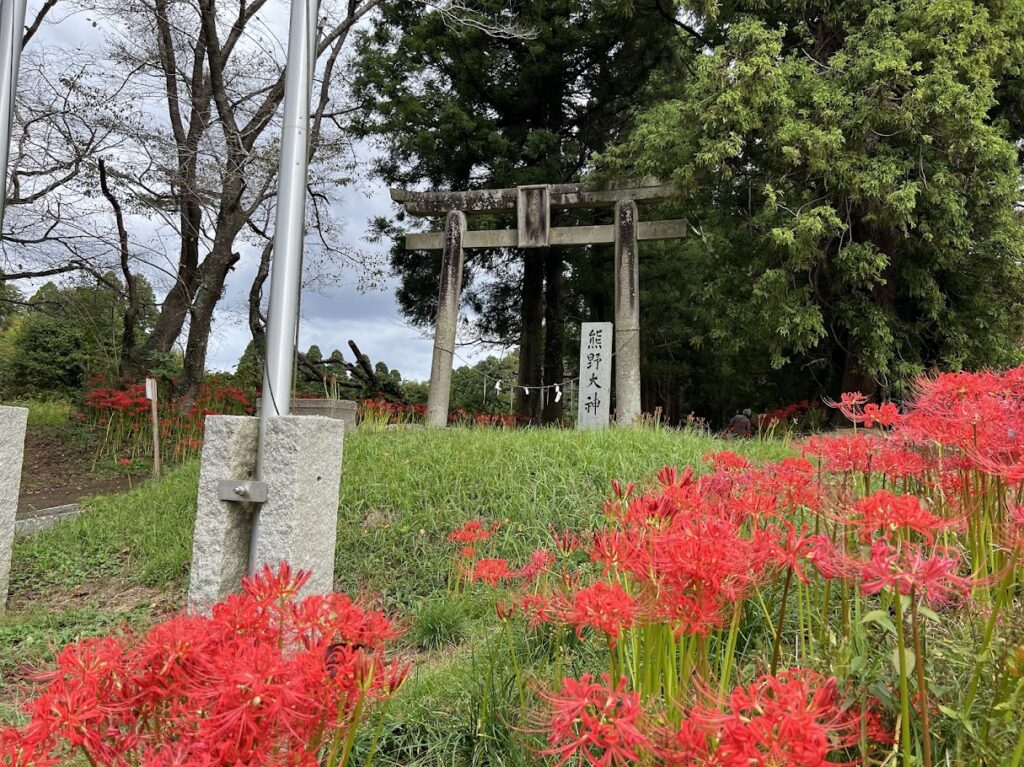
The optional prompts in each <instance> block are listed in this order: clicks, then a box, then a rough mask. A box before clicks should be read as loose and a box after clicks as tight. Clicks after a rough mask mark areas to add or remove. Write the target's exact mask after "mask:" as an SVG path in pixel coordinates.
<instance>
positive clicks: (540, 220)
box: [391, 180, 687, 427]
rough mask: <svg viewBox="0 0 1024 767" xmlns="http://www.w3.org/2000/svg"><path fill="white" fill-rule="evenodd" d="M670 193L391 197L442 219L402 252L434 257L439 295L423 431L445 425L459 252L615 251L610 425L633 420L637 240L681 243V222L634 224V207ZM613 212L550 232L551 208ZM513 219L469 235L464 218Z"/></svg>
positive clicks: (644, 184) (625, 187)
mask: <svg viewBox="0 0 1024 767" xmlns="http://www.w3.org/2000/svg"><path fill="white" fill-rule="evenodd" d="M672 191H673V189H672V187H671V186H670V185H668V184H663V183H661V182H658V181H653V180H647V181H635V180H634V181H620V182H615V183H611V184H605V185H601V186H597V185H592V184H539V185H533V186H519V187H514V188H509V189H481V190H475V191H467V192H445V191H427V192H411V191H408V190H406V189H392V190H391V199H392V200H394V201H395V202H397V203H400V204H402V205H403V206H404V207H405V210H406V212H407V213H409V214H410V215H412V216H445V217H446V218H445V227H444V231H443V232H425V233H421V234H410V235H407V236H406V238H405V248H406V250H440V251H441V252H442V257H441V287H440V291H439V293H438V301H437V324H436V329H435V333H434V356H433V361H432V363H431V369H430V391H429V395H428V399H427V424H428V425H430V426H441V427H443V426H445V425H446V424H447V423H448V403H449V400H450V398H451V383H452V357H453V354H454V350H455V331H456V327H457V325H458V319H459V296H460V294H461V293H462V267H463V258H464V251H465V249H466V248H543V247H548V246H551V245H599V244H614V245H615V400H616V411H617V421H618V423H620V424H630V423H632V422H633V421H634V420H635V419H636V418H637V416H639V415H640V300H639V290H640V286H639V268H638V263H637V251H638V242H639V241H640V240H671V239H678V238H681V237H685V236H686V228H687V225H686V221H685V220H670V221H640V217H639V214H638V210H637V202H659V201H661V200H665V199H667V198H668V197H669V196H670V195H671V194H672ZM612 206H614V218H613V221H614V223H612V224H605V225H599V226H568V227H553V226H551V209H552V208H605V207H612ZM479 213H487V214H494V213H515V214H516V219H517V223H518V226H517V227H516V228H515V229H483V230H472V229H469V228H468V226H467V222H466V216H467V215H473V214H479Z"/></svg>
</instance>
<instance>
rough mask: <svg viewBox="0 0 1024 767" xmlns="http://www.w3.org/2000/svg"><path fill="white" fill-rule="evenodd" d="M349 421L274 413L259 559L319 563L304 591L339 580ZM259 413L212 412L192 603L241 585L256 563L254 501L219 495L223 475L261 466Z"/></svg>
mask: <svg viewBox="0 0 1024 767" xmlns="http://www.w3.org/2000/svg"><path fill="white" fill-rule="evenodd" d="M344 429H345V427H344V422H343V421H340V420H337V419H334V418H325V417H323V416H275V417H272V418H271V419H270V420H269V422H268V424H267V433H266V443H265V445H264V450H265V453H264V456H263V466H264V476H263V478H262V479H263V481H264V482H265V483H266V484H267V500H266V502H265V503H263V504H261V505H260V524H259V533H258V537H257V540H256V545H255V551H256V559H257V562H256V566H257V567H262V566H263V565H264V564H269V565H270V566H271V567H276V566H277V565H279V564H280V563H281V562H283V561H287V562H288V563H289V564H290V565H291V566H292V567H293V568H295V569H297V570H298V569H302V570H312V571H313V578H312V579H311V580H310V582H309V584H308V585H307V586H306V588H305V590H304V593H307V594H314V593H326V592H328V591H330V590H331V589H332V587H333V583H334V551H335V544H336V541H337V525H338V492H339V487H340V485H341V461H342V448H343V444H344ZM258 439H259V419H257V418H251V417H245V416H210V417H209V418H207V419H206V434H205V439H204V443H203V454H202V465H201V467H200V471H199V502H198V511H197V515H196V526H195V534H194V538H193V546H192V574H191V584H190V586H189V594H188V603H189V607H190V609H193V610H197V611H208V610H209V609H210V608H211V607H212V606H213V605H214V604H215V603H216V602H219V601H221V600H222V599H224V598H225V597H226V596H228V594H231V593H232V592H235V591H237V590H238V584H239V582H240V581H241V579H242V578H243V576H244V575H245V574H246V572H247V569H248V564H249V551H250V536H251V534H252V506H251V505H250V504H246V503H239V502H236V501H222V500H220V499H219V494H218V491H217V484H218V482H220V481H222V480H245V479H251V478H252V477H253V476H254V475H255V472H256V449H257V442H258Z"/></svg>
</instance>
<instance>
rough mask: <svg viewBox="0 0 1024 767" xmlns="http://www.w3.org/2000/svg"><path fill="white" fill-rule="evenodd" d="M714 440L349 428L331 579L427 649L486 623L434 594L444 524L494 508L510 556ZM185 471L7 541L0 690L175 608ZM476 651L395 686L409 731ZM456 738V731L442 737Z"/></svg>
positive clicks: (500, 548)
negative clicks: (425, 617) (69, 651)
mask: <svg viewBox="0 0 1024 767" xmlns="http://www.w3.org/2000/svg"><path fill="white" fill-rule="evenodd" d="M722 447H723V445H722V443H720V442H717V441H715V440H712V439H710V438H706V437H702V436H698V435H694V434H685V433H681V432H677V431H670V430H662V431H658V432H653V431H639V430H636V431H634V430H628V431H623V430H608V431H595V432H575V431H516V432H506V431H494V430H446V431H444V432H436V431H427V430H419V429H414V430H400V431H383V432H358V433H355V434H352V435H350V436H348V437H347V438H346V444H345V459H344V469H345V470H344V478H343V482H342V492H341V501H340V504H339V506H340V511H339V529H338V550H337V551H338V553H337V559H336V571H335V580H336V584H337V586H338V588H339V589H342V590H346V591H350V592H359V593H362V594H364V595H365V594H370V595H373V596H375V597H379V598H381V599H382V601H383V602H384V604H385V605H386V606H387V607H388V608H389V609H391V610H394V611H396V612H398V613H400V614H405V615H409V614H412V615H415V614H417V613H420V612H424V613H429V614H431V615H432V616H433V617H432V620H433V621H435V622H436V623H437V624H438V627H437V628H434V627H432V626H428V625H423V624H421V625H417V622H416V621H415V620H412V621H411V622H410V623H411V626H412V629H413V630H412V631H411V632H410V634H411V636H412V637H413V639H412V640H411V641H413V642H422V643H423V645H424V646H425V647H426V646H429V645H430V643H431V641H432V639H438V637H437V636H435V633H437V632H440V633H443V632H444V631H448V630H451V631H453V632H454V633H455V634H457V635H459V636H457V637H456V639H458V638H459V637H462V638H471V637H475V636H481V635H484V634H487V633H489V631H490V625H491V622H492V620H493V611H492V609H491V606H490V605H486V604H485V605H480V604H479V603H478V602H473V601H472V600H463V601H461V602H460V603H459V604H455V605H451V606H449V607H440V606H439V605H443V604H445V603H446V602H447V601H448V597H447V596H446V595H445V593H444V589H445V579H446V575H447V572H448V571H449V569H450V556H451V546H450V544H448V542H447V540H446V536H447V534H448V532H449V531H450V530H452V529H453V528H455V527H457V526H459V525H460V524H461V523H462V522H464V521H466V520H468V519H472V518H477V517H479V518H484V519H489V520H500V521H501V522H502V526H501V528H500V530H499V533H498V534H497V536H496V538H495V541H494V547H493V552H492V553H494V554H496V555H504V556H508V557H510V558H513V559H514V558H517V557H522V556H523V555H525V554H526V553H527V552H528V551H530V550H531V549H532V548H535V547H536V546H537V545H540V544H543V543H544V542H546V541H547V540H549V539H548V533H547V529H548V528H549V527H550V526H554V527H558V528H565V527H577V528H579V527H584V528H585V527H589V526H591V525H592V524H593V523H594V522H595V521H596V520H597V519H598V517H599V515H600V510H601V504H602V501H603V499H604V498H605V497H606V495H607V493H608V488H609V482H610V480H611V479H612V478H620V479H622V480H625V481H633V480H638V481H641V482H646V481H649V480H650V479H651V478H652V477H653V475H654V473H656V472H657V471H658V469H660V468H661V467H662V466H664V465H666V464H671V465H677V466H684V465H686V464H697V463H699V462H700V458H701V456H702V455H703V454H704V453H706V452H708V451H709V450H714V449H720V448H722ZM729 447H730V448H732V449H738V450H742V452H744V453H746V454H748V455H751V456H752V457H754V458H758V459H760V458H776V457H780V456H781V455H782V454H784V453H785V450H786V448H785V446H784V445H782V444H781V443H760V442H743V443H738V442H733V443H730V445H729ZM196 480H197V467H196V466H195V465H189V466H185V467H182V468H180V469H178V470H176V471H174V472H171V473H170V475H169V476H167V477H165V479H164V480H163V482H161V483H159V484H154V483H148V484H146V485H144V486H142V487H140V488H138V489H136V490H134V491H132V492H129V493H124V494H121V495H118V496H112V497H105V498H96V499H94V500H92V501H91V502H90V503H89V504H88V505H89V508H90V511H89V513H87V514H84V515H82V516H81V517H79V518H77V519H75V520H72V521H69V522H67V523H64V524H62V525H59V526H57V527H55V528H52V529H50V530H48V531H45V532H43V533H41V534H39V535H37V536H35V537H33V538H31V539H28V540H24V541H19V542H18V543H17V544H16V545H15V550H14V561H13V566H12V573H11V575H12V584H11V586H12V599H11V607H12V609H11V610H10V612H8V614H7V615H6V616H4V617H0V647H2V648H3V649H2V650H0V689H2V688H4V687H9V686H10V685H12V684H14V683H15V681H16V678H17V676H18V674H17V669H18V668H19V667H20V666H22V665H23V664H24V663H26V662H32V661H36V660H41V659H44V658H45V657H46V656H47V655H48V654H49V648H50V647H51V646H53V645H57V646H59V645H60V644H63V643H66V642H68V641H71V640H73V639H74V638H76V637H77V636H82V635H86V634H92V633H100V632H107V631H110V630H111V628H112V627H114V626H116V625H118V624H119V623H122V622H127V623H129V624H136V625H144V624H146V623H148V622H150V621H152V620H154V619H155V618H156V617H158V616H159V615H161V614H163V613H166V612H167V611H168V610H170V609H173V608H175V607H176V606H178V605H180V602H181V599H182V596H183V594H184V590H185V588H186V586H187V582H188V563H189V558H190V554H191V547H192V525H193V521H194V516H195V493H196V490H195V488H196ZM437 643H438V644H444V643H445V642H444V641H438V642H437ZM442 655H443V653H442ZM477 662H478V661H477V660H475V659H474V658H473V656H472V653H469V654H466V653H462V655H458V654H456V655H455V656H453V657H450V658H446V659H445V660H443V661H438V662H437V663H434V664H432V666H433V668H435V669H436V672H435V673H430V672H426V673H424V674H421V675H419V676H418V678H417V679H416V680H414V681H413V684H411V685H410V688H409V689H410V694H409V695H407V696H406V698H407V701H408V702H407V706H410V707H411V708H410V709H408V710H406V711H405V716H406V719H407V721H408V722H409V723H410V725H411V722H412V721H413V720H417V719H419V718H420V717H421V716H422V717H423V719H422V727H423V728H425V729H424V731H423V732H425V731H426V730H432V729H433V727H434V725H436V724H437V723H439V722H444V721H445V718H446V717H447V716H448V715H449V714H454V712H452V711H450V710H449V707H451V706H456V705H463V704H466V696H467V694H468V693H467V692H466V688H465V681H466V678H467V675H468V677H469V678H470V679H476V678H478V677H479V669H477V668H475V667H474V665H473V664H474V663H477ZM5 676H6V677H7V679H4V678H3V677H5ZM460 680H461V681H460ZM459 684H463V687H462V688H459V689H456V688H458V685H459ZM414 691H415V694H413V692H414ZM456 693H457V694H456ZM3 697H6V698H8V700H9V699H10V695H7V696H0V700H2V698H3ZM460 701H461V703H460ZM2 705H3V704H2V703H0V719H3V718H5V717H4V716H3V711H2ZM465 710H466V709H465V708H464V709H463V710H462V712H463V713H465ZM423 732H421V731H420V730H418V729H417V730H415V731H414V732H412V733H410V735H409V736H408V737H407V736H405V735H403V736H402V737H401V738H399V740H400V741H401V743H402V746H401V747H402V748H405V747H408V745H409V742H410V738H411V739H412V740H415V739H416V738H418V737H420V736H421V735H423V737H424V738H426V737H427V736H426V735H425V734H423ZM449 740H450V738H449ZM465 742H466V733H465V732H463V736H462V737H460V738H457V739H456V742H455V743H454V744H453V745H452V746H451V748H453V749H456V750H457V749H458V748H460V747H462V746H464V745H465ZM439 744H440V742H439V741H437V742H432V743H431V745H430V747H429V750H430V751H431V752H433V753H432V755H431V757H428V756H427V755H426V754H424V753H417V754H415V755H413V754H408V757H409V761H410V762H411V761H417V760H418V759H425V760H432V759H435V758H437V752H436V751H435V748H437V747H438V746H439ZM446 754H447V756H451V755H452V754H451V752H450V751H447V750H446ZM447 756H446V758H447Z"/></svg>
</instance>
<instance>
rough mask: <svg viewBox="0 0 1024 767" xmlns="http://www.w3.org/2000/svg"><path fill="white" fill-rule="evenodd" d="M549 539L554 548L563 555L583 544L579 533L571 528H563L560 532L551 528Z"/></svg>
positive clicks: (570, 552)
mask: <svg viewBox="0 0 1024 767" xmlns="http://www.w3.org/2000/svg"><path fill="white" fill-rule="evenodd" d="M551 540H552V541H554V544H555V549H557V550H558V551H559V552H561V553H562V554H564V555H568V554H572V553H573V552H574V551H577V550H578V549H579V547H580V546H582V545H583V541H582V539H581V538H580V536H579V534H578V533H575V532H573V531H572V530H563V531H562V532H559V531H557V530H552V531H551Z"/></svg>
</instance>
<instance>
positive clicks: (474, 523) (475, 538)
mask: <svg viewBox="0 0 1024 767" xmlns="http://www.w3.org/2000/svg"><path fill="white" fill-rule="evenodd" d="M495 528H496V526H495V525H492V526H491V527H485V526H484V524H483V522H480V521H479V520H476V519H471V520H470V521H469V522H467V523H466V524H464V525H463V526H462V527H460V528H459V529H458V530H453V531H452V532H451V533H449V534H448V540H449V541H451V542H452V543H478V542H479V541H486V540H489V539H490V538H491V537H492V536H493V535H494V530H495Z"/></svg>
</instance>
